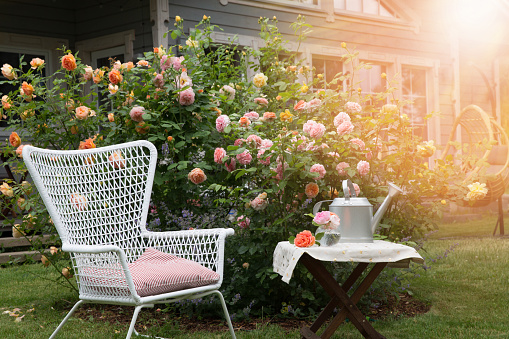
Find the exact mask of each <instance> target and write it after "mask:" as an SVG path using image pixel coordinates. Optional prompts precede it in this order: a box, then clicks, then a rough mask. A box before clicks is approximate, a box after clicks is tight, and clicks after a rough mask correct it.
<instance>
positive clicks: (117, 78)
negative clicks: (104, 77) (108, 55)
mask: <svg viewBox="0 0 509 339" xmlns="http://www.w3.org/2000/svg"><path fill="white" fill-rule="evenodd" d="M108 78H109V79H110V82H111V83H112V84H113V85H118V84H119V83H120V82H121V81H122V74H120V72H119V71H118V70H116V69H114V70H112V71H111V72H110V73H109V74H108Z"/></svg>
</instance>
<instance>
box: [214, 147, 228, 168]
mask: <svg viewBox="0 0 509 339" xmlns="http://www.w3.org/2000/svg"><path fill="white" fill-rule="evenodd" d="M224 157H226V151H225V150H224V148H222V147H218V148H216V150H215V151H214V162H216V163H218V164H222V163H223V158H224Z"/></svg>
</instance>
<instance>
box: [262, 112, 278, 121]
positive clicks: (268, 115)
mask: <svg viewBox="0 0 509 339" xmlns="http://www.w3.org/2000/svg"><path fill="white" fill-rule="evenodd" d="M263 119H265V120H269V121H270V120H274V119H276V113H274V112H265V113H263Z"/></svg>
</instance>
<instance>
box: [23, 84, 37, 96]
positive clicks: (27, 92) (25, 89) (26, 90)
mask: <svg viewBox="0 0 509 339" xmlns="http://www.w3.org/2000/svg"><path fill="white" fill-rule="evenodd" d="M21 89H22V90H23V95H27V96H31V95H32V93H34V87H33V86H32V85H30V84H29V83H27V82H26V81H23V84H21Z"/></svg>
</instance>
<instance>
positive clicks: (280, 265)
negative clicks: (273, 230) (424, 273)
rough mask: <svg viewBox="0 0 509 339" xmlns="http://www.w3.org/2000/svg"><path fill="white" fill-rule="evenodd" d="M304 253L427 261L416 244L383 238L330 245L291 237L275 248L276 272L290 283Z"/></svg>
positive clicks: (336, 257)
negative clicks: (307, 244) (307, 243)
mask: <svg viewBox="0 0 509 339" xmlns="http://www.w3.org/2000/svg"><path fill="white" fill-rule="evenodd" d="M304 253H307V254H309V255H310V256H312V257H313V258H315V259H318V260H321V261H338V262H348V261H351V262H365V263H371V262H373V263H377V262H388V263H397V262H403V263H405V260H406V261H409V260H412V261H414V262H416V263H420V264H422V263H423V262H424V259H423V258H422V257H421V256H420V255H419V253H418V252H417V251H416V250H415V249H414V248H412V247H410V246H405V245H401V244H395V243H392V242H388V241H382V240H375V241H374V242H372V243H338V244H336V245H334V246H327V247H324V246H317V245H313V246H311V247H297V246H295V245H294V244H290V243H289V242H288V241H282V242H280V243H278V244H277V246H276V249H275V250H274V261H273V268H274V272H277V273H279V274H280V275H281V276H282V280H283V281H284V282H286V283H289V282H290V279H291V278H292V273H293V270H294V268H295V266H296V265H297V262H298V261H299V259H300V257H301V256H302V255H303V254H304ZM394 266H395V267H397V265H394Z"/></svg>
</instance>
